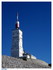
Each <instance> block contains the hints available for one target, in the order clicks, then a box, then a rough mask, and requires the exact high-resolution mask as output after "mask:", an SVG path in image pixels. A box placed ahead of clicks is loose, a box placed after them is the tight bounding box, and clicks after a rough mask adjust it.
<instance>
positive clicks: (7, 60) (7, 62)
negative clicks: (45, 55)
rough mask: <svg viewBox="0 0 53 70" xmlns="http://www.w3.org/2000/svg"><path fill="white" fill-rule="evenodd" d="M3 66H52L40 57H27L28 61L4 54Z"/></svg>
mask: <svg viewBox="0 0 53 70" xmlns="http://www.w3.org/2000/svg"><path fill="white" fill-rule="evenodd" d="M2 68H50V67H49V66H48V64H47V63H46V62H44V61H42V60H39V59H27V61H25V60H23V59H20V58H14V57H10V56H5V55H3V56H2Z"/></svg>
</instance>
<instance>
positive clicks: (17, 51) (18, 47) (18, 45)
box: [11, 15, 23, 57]
mask: <svg viewBox="0 0 53 70" xmlns="http://www.w3.org/2000/svg"><path fill="white" fill-rule="evenodd" d="M22 35H23V33H22V31H21V30H20V29H19V21H18V15H17V22H16V29H15V30H13V31H12V48H11V56H12V57H23V41H22V39H23V36H22Z"/></svg>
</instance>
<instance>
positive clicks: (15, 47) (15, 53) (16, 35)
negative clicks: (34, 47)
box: [11, 14, 36, 59]
mask: <svg viewBox="0 0 53 70" xmlns="http://www.w3.org/2000/svg"><path fill="white" fill-rule="evenodd" d="M15 27H16V29H14V30H13V31H12V48H11V56H12V57H16V58H19V57H22V58H23V59H27V58H30V59H36V57H34V56H33V55H31V54H28V53H26V52H24V51H23V33H22V31H21V30H20V29H19V21H18V14H17V21H16V25H15Z"/></svg>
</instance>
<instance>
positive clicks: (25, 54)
mask: <svg viewBox="0 0 53 70" xmlns="http://www.w3.org/2000/svg"><path fill="white" fill-rule="evenodd" d="M23 57H25V58H30V59H36V57H35V56H33V55H31V54H29V53H24V54H23Z"/></svg>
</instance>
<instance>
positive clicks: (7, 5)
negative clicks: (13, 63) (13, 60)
mask: <svg viewBox="0 0 53 70" xmlns="http://www.w3.org/2000/svg"><path fill="white" fill-rule="evenodd" d="M17 12H18V14H19V21H20V29H21V30H22V31H23V47H24V50H25V51H26V52H27V53H30V54H32V55H34V56H36V57H37V58H38V59H41V60H43V61H45V62H47V63H51V3H50V2H27V3H26V2H3V3H2V54H3V55H8V56H10V55H11V47H12V30H13V29H15V24H16V14H17Z"/></svg>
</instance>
